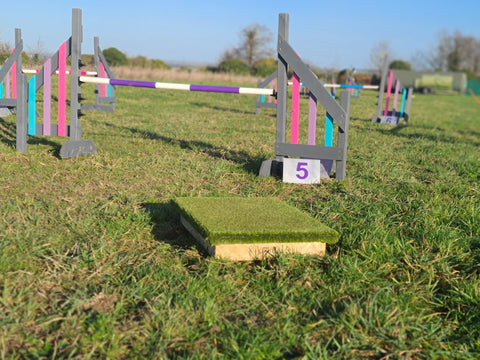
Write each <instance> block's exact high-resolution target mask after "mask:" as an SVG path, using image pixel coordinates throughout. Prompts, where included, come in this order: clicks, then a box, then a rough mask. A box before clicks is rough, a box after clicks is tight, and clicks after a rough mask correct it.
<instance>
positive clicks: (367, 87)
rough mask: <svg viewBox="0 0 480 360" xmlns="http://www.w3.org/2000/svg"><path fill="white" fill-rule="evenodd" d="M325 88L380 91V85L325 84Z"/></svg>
mask: <svg viewBox="0 0 480 360" xmlns="http://www.w3.org/2000/svg"><path fill="white" fill-rule="evenodd" d="M323 86H324V87H326V88H337V89H359V90H378V85H358V84H324V85H323Z"/></svg>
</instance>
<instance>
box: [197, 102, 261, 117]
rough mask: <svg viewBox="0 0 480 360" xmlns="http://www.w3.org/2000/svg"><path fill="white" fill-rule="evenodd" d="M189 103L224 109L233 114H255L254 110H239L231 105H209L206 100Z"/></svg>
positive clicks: (217, 109) (219, 109)
mask: <svg viewBox="0 0 480 360" xmlns="http://www.w3.org/2000/svg"><path fill="white" fill-rule="evenodd" d="M190 105H193V106H196V107H202V108H209V109H212V110H215V111H224V112H231V113H234V114H244V115H246V114H248V115H255V111H245V110H239V109H233V108H231V107H222V106H217V105H211V104H209V103H207V102H198V101H196V102H191V103H190Z"/></svg>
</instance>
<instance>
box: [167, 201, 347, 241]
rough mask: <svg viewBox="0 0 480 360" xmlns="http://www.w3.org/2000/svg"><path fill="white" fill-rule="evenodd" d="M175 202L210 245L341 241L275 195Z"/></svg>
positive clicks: (336, 234)
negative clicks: (273, 196) (274, 196)
mask: <svg viewBox="0 0 480 360" xmlns="http://www.w3.org/2000/svg"><path fill="white" fill-rule="evenodd" d="M174 203H175V204H176V206H177V207H178V210H179V212H180V214H181V215H182V216H183V217H184V218H185V219H186V220H187V221H188V222H189V223H190V224H191V225H192V226H193V227H194V228H195V230H197V232H198V233H200V234H201V235H202V236H203V237H204V239H205V240H206V241H207V242H208V243H209V244H210V245H220V244H252V243H267V242H325V243H330V244H333V243H336V242H337V241H338V233H337V232H336V231H335V230H333V229H331V228H329V227H328V226H326V225H324V224H322V223H320V222H319V221H317V220H316V219H314V218H312V217H310V216H308V215H307V214H304V213H303V212H301V211H300V210H298V209H296V208H295V207H293V206H290V205H288V204H286V203H284V202H282V201H280V200H279V199H276V198H263V197H258V198H241V197H180V198H176V199H175V200H174Z"/></svg>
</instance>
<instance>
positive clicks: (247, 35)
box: [220, 24, 273, 72]
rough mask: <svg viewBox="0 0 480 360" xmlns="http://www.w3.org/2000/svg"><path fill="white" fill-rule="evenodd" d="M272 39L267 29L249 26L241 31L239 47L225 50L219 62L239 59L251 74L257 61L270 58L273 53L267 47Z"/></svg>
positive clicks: (256, 25)
mask: <svg viewBox="0 0 480 360" xmlns="http://www.w3.org/2000/svg"><path fill="white" fill-rule="evenodd" d="M272 39H273V38H272V33H271V32H270V30H269V29H268V28H267V27H265V26H262V25H259V24H252V25H249V26H247V27H246V28H244V29H243V30H242V31H241V34H240V44H239V46H238V47H235V48H232V49H228V50H226V51H225V52H224V53H223V55H222V57H221V60H220V62H223V61H225V60H231V59H240V60H242V61H243V62H244V63H245V64H247V66H248V68H249V70H250V71H251V72H253V69H254V66H255V63H256V62H257V61H259V60H260V59H263V58H267V57H271V56H272V54H273V51H272V49H271V48H270V47H269V44H270V43H271V42H272Z"/></svg>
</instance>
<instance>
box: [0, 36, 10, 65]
mask: <svg viewBox="0 0 480 360" xmlns="http://www.w3.org/2000/svg"><path fill="white" fill-rule="evenodd" d="M10 50H11V47H10V45H8V44H7V43H6V42H3V41H2V40H1V39H0V67H1V64H3V63H4V62H5V60H7V58H8V57H9V56H10Z"/></svg>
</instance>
